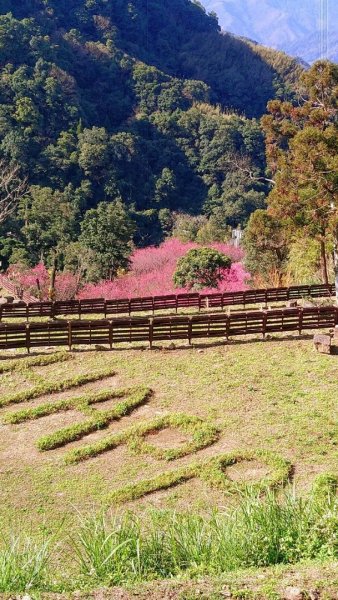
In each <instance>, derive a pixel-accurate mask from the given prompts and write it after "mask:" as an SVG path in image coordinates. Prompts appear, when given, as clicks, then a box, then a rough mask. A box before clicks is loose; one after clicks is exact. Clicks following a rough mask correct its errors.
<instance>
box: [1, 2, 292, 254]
mask: <svg viewBox="0 0 338 600" xmlns="http://www.w3.org/2000/svg"><path fill="white" fill-rule="evenodd" d="M8 11H11V12H8ZM0 13H3V16H0V69H1V72H0V157H1V156H2V157H4V158H5V160H6V161H12V162H15V163H17V164H19V165H20V166H21V169H22V174H23V175H27V176H28V178H29V183H31V184H34V186H35V187H34V188H33V190H32V191H31V195H30V201H29V202H28V203H27V202H26V204H25V205H24V206H21V207H20V210H19V212H18V215H17V216H16V219H15V220H14V222H13V223H10V224H8V226H6V227H7V228H8V227H9V228H10V231H11V232H12V233H11V238H10V240H9V239H8V236H7V237H4V236H6V228H5V231H4V232H3V234H2V235H3V238H2V239H3V242H2V246H3V250H2V256H3V259H5V260H7V258H8V257H9V256H10V255H11V254H12V252H13V249H16V248H17V247H18V246H19V247H25V248H27V247H29V248H30V256H31V257H34V258H32V261H34V260H36V259H38V257H39V256H44V255H46V253H47V254H48V252H49V249H50V248H52V247H54V246H55V244H58V243H59V241H60V240H59V238H60V236H61V238H62V240H63V243H69V241H74V240H76V239H77V236H78V234H79V226H80V222H81V220H82V218H83V215H84V213H85V211H86V210H87V209H89V208H92V207H95V206H96V205H97V203H98V202H100V201H102V200H107V201H110V200H114V199H116V198H121V199H122V201H123V203H124V204H125V205H126V206H127V207H128V210H129V211H130V213H131V215H132V218H133V219H134V221H135V223H136V234H135V242H136V243H137V244H141V245H144V244H148V243H154V242H158V241H160V240H161V239H162V238H163V235H164V234H165V232H166V231H168V230H170V219H171V216H170V215H171V212H172V211H177V210H184V211H187V212H192V213H199V212H201V211H203V210H205V211H206V212H207V213H208V214H211V213H213V211H214V210H215V208H217V209H220V208H222V210H223V213H222V214H223V216H222V218H224V220H225V221H226V223H225V224H233V225H236V224H237V223H238V222H245V219H247V217H248V215H249V214H250V211H251V210H253V208H256V207H257V205H261V203H262V201H263V198H264V191H265V190H264V188H263V187H262V186H261V185H257V184H255V183H254V182H250V183H249V184H247V183H245V182H243V181H241V177H240V174H236V168H235V166H234V162H233V160H232V157H233V156H234V155H235V154H238V155H241V156H242V157H245V159H246V160H248V161H249V162H250V163H251V164H252V166H253V168H254V170H256V171H257V172H258V173H262V172H263V170H264V168H265V163H264V147H263V138H262V135H261V133H260V130H259V127H258V125H257V122H255V121H254V120H251V119H252V118H253V117H259V116H260V115H262V114H263V113H264V111H265V106H266V102H267V101H268V100H269V99H270V98H272V97H274V96H275V95H278V96H282V97H290V96H292V94H293V86H294V83H295V81H296V79H297V76H298V73H299V65H297V63H295V62H292V61H291V62H290V63H289V64H288V68H287V69H284V68H283V69H280V66H279V65H277V64H276V62H274V58H273V59H272V58H271V56H270V55H269V53H266V54H262V53H259V52H257V49H256V48H252V47H250V45H248V44H247V43H246V42H244V41H242V40H239V39H235V38H234V37H233V36H231V35H223V34H221V33H220V29H219V26H218V23H217V20H216V19H215V18H214V17H212V16H208V15H207V14H206V13H205V11H204V10H203V9H202V8H201V7H200V6H199V5H198V4H195V3H192V2H190V1H188V0H170V1H169V0H134V1H133V2H129V3H126V2H125V1H124V0H86V1H85V0H67V1H66V0H44V1H42V0H24V1H22V2H20V3H17V2H16V1H14V0H5V2H2V3H1V8H0ZM210 104H214V105H215V104H217V105H218V106H219V109H214V108H212V106H210ZM233 111H237V112H238V113H240V114H241V115H242V116H238V115H236V114H234V112H233ZM242 179H243V177H242ZM50 198H53V206H54V207H55V215H54V216H52V215H51V214H50V213H51V211H50V210H49V205H48V202H50ZM243 198H244V201H243ZM48 199H49V200H48ZM45 204H46V206H45ZM52 212H53V211H52ZM65 215H67V219H66V225H65ZM31 220H33V221H34V227H33V226H32V225H30V221H31ZM60 224H61V225H60ZM13 231H14V235H12V234H13ZM46 232H47V233H46ZM42 238H43V239H44V243H43V245H42V246H41V244H40V243H39V240H41V239H42ZM32 240H33V241H32ZM35 240H38V242H36V241H35ZM20 245H21V246H20Z"/></svg>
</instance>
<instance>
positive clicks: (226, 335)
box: [225, 310, 231, 341]
mask: <svg viewBox="0 0 338 600" xmlns="http://www.w3.org/2000/svg"><path fill="white" fill-rule="evenodd" d="M230 323H231V321H230V310H229V311H228V314H227V316H226V324H225V339H226V341H228V340H229V336H230Z"/></svg>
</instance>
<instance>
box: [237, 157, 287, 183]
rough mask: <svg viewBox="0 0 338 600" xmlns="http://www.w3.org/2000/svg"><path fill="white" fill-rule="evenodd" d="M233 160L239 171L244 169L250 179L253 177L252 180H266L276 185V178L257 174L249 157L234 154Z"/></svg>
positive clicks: (243, 171)
mask: <svg viewBox="0 0 338 600" xmlns="http://www.w3.org/2000/svg"><path fill="white" fill-rule="evenodd" d="M232 162H233V164H234V165H235V167H236V169H238V170H239V171H242V173H244V174H245V175H247V177H248V178H249V179H251V180H252V181H265V182H266V183H270V184H271V185H276V182H275V180H274V179H269V178H268V177H259V176H258V175H255V174H254V172H253V170H252V169H251V165H250V162H249V161H248V159H247V157H245V156H234V158H233V161H232Z"/></svg>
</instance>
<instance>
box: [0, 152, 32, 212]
mask: <svg viewBox="0 0 338 600" xmlns="http://www.w3.org/2000/svg"><path fill="white" fill-rule="evenodd" d="M19 170H20V169H19V167H18V166H14V167H13V166H9V165H8V164H7V163H6V162H5V161H4V160H0V223H3V222H4V221H6V220H7V219H8V218H9V217H10V216H11V215H12V214H13V213H14V211H15V209H16V207H17V205H18V203H19V200H20V199H21V198H22V197H23V196H24V195H25V193H26V190H27V180H26V179H21V177H20V175H19Z"/></svg>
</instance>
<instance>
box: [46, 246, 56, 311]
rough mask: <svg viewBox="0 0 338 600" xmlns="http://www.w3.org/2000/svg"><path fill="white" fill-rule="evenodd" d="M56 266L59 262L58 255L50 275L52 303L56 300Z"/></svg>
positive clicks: (50, 298) (50, 297)
mask: <svg viewBox="0 0 338 600" xmlns="http://www.w3.org/2000/svg"><path fill="white" fill-rule="evenodd" d="M56 266H57V260H56V255H55V256H54V258H53V266H52V272H51V274H50V285H49V293H48V296H49V300H51V301H52V302H54V300H55V280H56Z"/></svg>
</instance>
